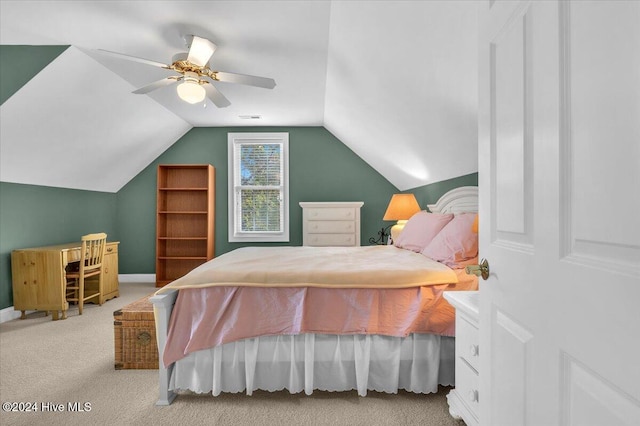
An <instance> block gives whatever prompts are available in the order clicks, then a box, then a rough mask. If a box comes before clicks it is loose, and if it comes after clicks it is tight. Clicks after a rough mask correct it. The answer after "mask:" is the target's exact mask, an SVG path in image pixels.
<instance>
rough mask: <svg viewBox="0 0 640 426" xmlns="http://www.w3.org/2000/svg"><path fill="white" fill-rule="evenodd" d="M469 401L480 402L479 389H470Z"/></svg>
mask: <svg viewBox="0 0 640 426" xmlns="http://www.w3.org/2000/svg"><path fill="white" fill-rule="evenodd" d="M469 401H471V402H478V391H477V390H475V389H474V390H470V391H469Z"/></svg>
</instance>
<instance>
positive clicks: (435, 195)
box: [404, 173, 478, 209]
mask: <svg viewBox="0 0 640 426" xmlns="http://www.w3.org/2000/svg"><path fill="white" fill-rule="evenodd" d="M461 186H478V173H471V174H468V175H464V176H459V177H455V178H453V179H447V180H443V181H441V182H436V183H432V184H429V185H425V186H420V187H418V188H414V189H410V190H408V191H404V192H413V194H414V195H415V196H416V200H418V204H420V207H422V208H423V209H426V208H427V204H433V203H435V202H436V201H438V199H439V198H440V197H442V196H443V195H444V194H446V193H447V192H449V191H451V190H452V189H454V188H459V187H461Z"/></svg>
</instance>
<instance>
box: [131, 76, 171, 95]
mask: <svg viewBox="0 0 640 426" xmlns="http://www.w3.org/2000/svg"><path fill="white" fill-rule="evenodd" d="M177 81H178V78H176V77H167V78H163V79H162V80H158V81H154V82H153V83H151V84H147V85H146V86H144V87H141V88H139V89H138V90H134V91H133V93H135V94H136V95H143V94H145V93H149V92H151V91H153V90H156V89H159V88H161V87H165V86H169V85H171V84H173V83H176V82H177Z"/></svg>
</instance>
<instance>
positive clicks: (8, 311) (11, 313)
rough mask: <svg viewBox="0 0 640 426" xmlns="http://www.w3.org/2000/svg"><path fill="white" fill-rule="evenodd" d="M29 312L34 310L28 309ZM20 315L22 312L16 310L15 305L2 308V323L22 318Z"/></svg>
mask: <svg viewBox="0 0 640 426" xmlns="http://www.w3.org/2000/svg"><path fill="white" fill-rule="evenodd" d="M27 312H32V311H27ZM20 315H22V313H21V312H20V311H16V310H14V309H13V306H9V307H8V308H4V309H2V310H0V324H2V323H3V322H7V321H11V320H14V319H16V318H20Z"/></svg>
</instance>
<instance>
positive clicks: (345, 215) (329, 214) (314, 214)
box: [306, 207, 356, 221]
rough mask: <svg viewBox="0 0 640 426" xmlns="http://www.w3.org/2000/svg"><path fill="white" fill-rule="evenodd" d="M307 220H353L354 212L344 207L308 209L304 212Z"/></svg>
mask: <svg viewBox="0 0 640 426" xmlns="http://www.w3.org/2000/svg"><path fill="white" fill-rule="evenodd" d="M306 217H307V220H310V221H311V220H351V221H352V220H354V219H355V217H356V211H355V209H352V208H345V207H322V208H313V207H312V208H309V209H307V212H306Z"/></svg>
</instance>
